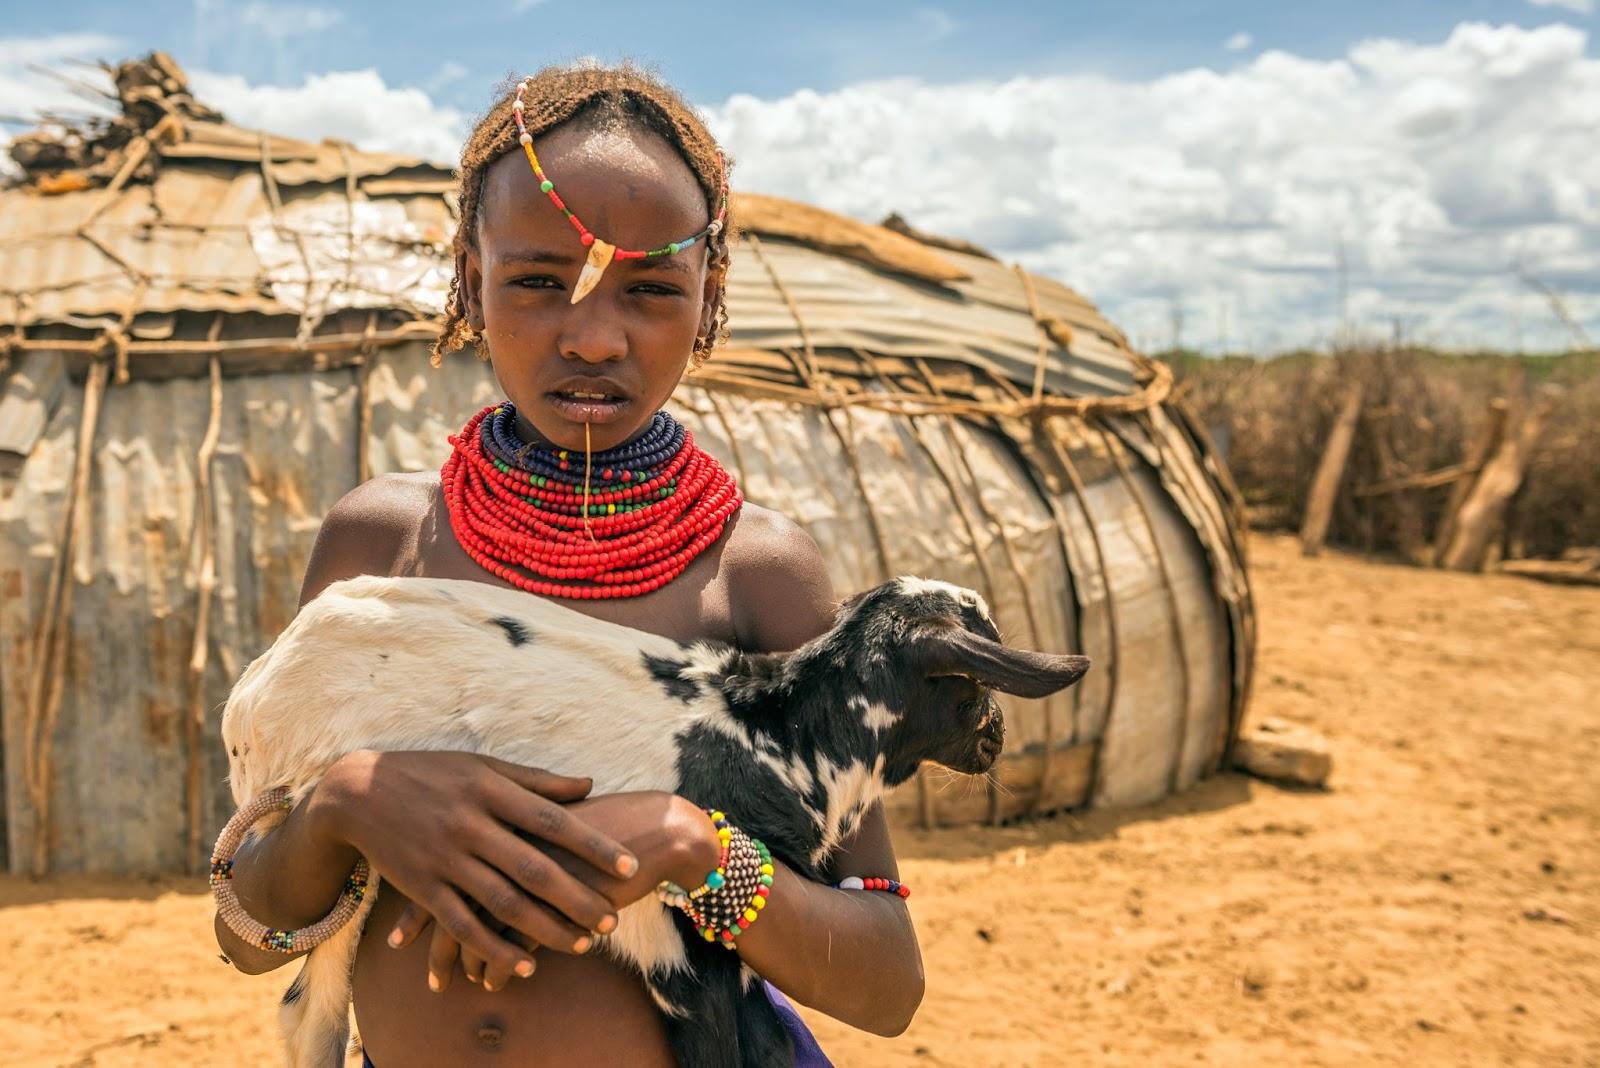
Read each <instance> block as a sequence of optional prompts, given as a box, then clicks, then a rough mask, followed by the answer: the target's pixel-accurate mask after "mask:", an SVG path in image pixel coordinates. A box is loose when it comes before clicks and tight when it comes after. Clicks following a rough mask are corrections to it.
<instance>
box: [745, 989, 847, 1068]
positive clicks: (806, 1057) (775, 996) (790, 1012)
mask: <svg viewBox="0 0 1600 1068" xmlns="http://www.w3.org/2000/svg"><path fill="white" fill-rule="evenodd" d="M761 985H762V986H764V987H766V989H767V1000H768V1001H770V1002H772V1007H773V1008H774V1009H776V1010H777V1012H778V1020H779V1021H780V1022H782V1024H783V1029H784V1030H785V1031H787V1032H789V1037H790V1038H791V1039H793V1040H794V1068H833V1062H832V1061H830V1060H829V1059H828V1055H827V1054H826V1053H823V1052H822V1047H821V1046H819V1045H817V1040H816V1038H815V1037H814V1036H813V1035H812V1034H811V1029H810V1028H809V1027H807V1026H806V1022H805V1021H804V1020H802V1019H800V1014H799V1013H798V1012H795V1011H794V1006H793V1005H791V1004H789V999H788V998H786V997H784V996H783V995H782V994H781V993H779V992H778V988H777V987H775V986H773V985H772V984H771V983H769V982H767V981H766V980H765V979H763V980H762V981H761Z"/></svg>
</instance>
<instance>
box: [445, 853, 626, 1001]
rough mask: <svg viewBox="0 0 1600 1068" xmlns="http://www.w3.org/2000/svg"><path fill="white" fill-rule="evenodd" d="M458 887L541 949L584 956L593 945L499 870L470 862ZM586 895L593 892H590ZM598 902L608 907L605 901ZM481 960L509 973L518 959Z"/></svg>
mask: <svg viewBox="0 0 1600 1068" xmlns="http://www.w3.org/2000/svg"><path fill="white" fill-rule="evenodd" d="M535 855H537V856H540V858H541V859H546V860H547V859H548V858H545V857H543V855H542V854H535ZM552 866H554V865H553V862H552ZM557 870H559V869H557ZM561 875H562V876H563V877H565V878H566V879H567V880H568V881H569V882H572V883H573V885H574V886H579V887H580V888H582V889H585V890H587V888H584V887H581V884H578V883H577V882H576V880H573V879H572V877H571V876H570V875H567V874H566V872H561ZM457 885H458V886H459V887H460V888H461V891H462V893H465V894H467V895H468V896H470V897H471V898H472V899H473V900H474V901H476V902H478V904H480V905H482V906H483V907H484V908H485V909H487V910H488V912H489V915H491V916H493V917H494V918H495V919H496V920H498V921H499V922H500V923H503V924H507V925H508V926H511V927H515V928H516V929H517V930H519V931H521V932H522V933H523V934H526V935H528V936H529V937H531V938H532V939H533V940H534V941H535V942H538V943H539V944H540V945H542V946H549V947H550V948H551V949H559V950H561V951H562V952H563V953H586V952H588V950H589V947H590V946H591V945H593V944H594V936H593V935H592V934H590V933H589V930H587V929H585V928H583V927H579V926H577V925H575V924H573V923H571V922H570V921H568V920H567V919H566V918H564V917H562V916H560V915H558V914H557V913H556V912H554V911H553V910H551V909H549V908H547V907H546V906H545V905H544V904H542V903H541V902H539V901H535V900H533V899H532V898H530V897H529V896H528V895H527V894H526V893H524V892H523V890H522V889H521V888H519V887H518V886H516V885H515V884H513V883H512V882H511V881H510V880H508V879H507V878H506V877H505V876H504V875H502V874H501V873H500V872H499V871H498V870H496V869H495V868H493V867H491V866H490V865H489V864H486V863H484V862H483V861H476V862H471V863H470V864H469V865H467V866H465V867H464V868H463V870H462V873H461V878H460V880H459V881H458V882H457ZM588 892H589V893H593V891H588ZM597 896H598V895H597ZM600 900H601V902H602V904H604V905H605V906H606V907H609V903H607V902H605V899H604V898H601V899H600ZM480 926H481V925H480ZM496 941H500V942H501V943H502V944H504V945H509V944H510V943H508V942H504V941H503V940H501V939H498V938H497V939H496ZM484 959H485V960H487V961H488V962H489V963H490V964H491V965H493V964H501V965H502V966H503V967H504V970H505V971H507V972H512V971H514V970H515V965H516V964H517V962H518V960H519V959H520V958H514V959H510V960H507V958H506V957H505V956H504V955H503V954H495V955H485V958H484ZM518 974H520V973H518Z"/></svg>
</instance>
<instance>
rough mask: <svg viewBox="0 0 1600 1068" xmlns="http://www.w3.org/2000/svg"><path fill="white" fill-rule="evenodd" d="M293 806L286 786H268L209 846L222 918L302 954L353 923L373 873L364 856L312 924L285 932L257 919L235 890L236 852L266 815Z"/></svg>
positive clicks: (260, 942)
mask: <svg viewBox="0 0 1600 1068" xmlns="http://www.w3.org/2000/svg"><path fill="white" fill-rule="evenodd" d="M292 807H293V805H292V803H291V802H290V800H289V791H288V790H286V789H284V788H283V787H281V786H280V787H278V788H276V789H273V790H268V791H267V792H266V793H264V794H262V795H260V796H259V797H257V798H256V799H255V800H254V801H252V802H250V803H249V804H248V805H245V806H244V807H243V808H241V809H240V810H239V811H238V812H236V813H234V815H233V818H232V819H231V820H229V821H228V825H227V826H226V827H224V828H222V833H221V834H220V835H218V836H217V845H216V848H215V849H213V850H212V851H211V896H212V897H213V898H215V899H216V902H217V914H218V915H219V916H221V917H222V922H223V923H225V924H227V925H228V929H229V930H230V931H232V932H233V933H234V934H236V935H238V936H239V937H240V938H242V939H244V940H245V941H246V942H249V943H250V944H251V945H253V946H258V947H260V948H261V949H272V950H277V951H278V952H279V953H303V952H305V951H306V950H308V949H311V948H313V947H315V946H318V945H321V944H322V943H323V942H326V941H327V940H328V939H329V938H331V937H333V935H334V932H336V931H338V930H339V928H341V927H343V926H344V925H345V924H347V923H349V922H350V918H351V917H352V916H354V915H355V914H356V909H357V908H359V907H360V905H361V899H362V898H363V897H365V896H366V893H367V878H368V876H369V874H370V872H369V869H368V867H367V858H366V857H361V858H360V859H358V860H357V861H356V866H355V867H354V868H353V869H351V872H350V877H349V878H348V879H346V880H345V883H344V889H343V890H341V891H340V892H339V900H338V901H337V902H335V903H334V906H333V909H332V910H331V911H329V913H328V914H327V915H326V916H324V917H323V918H322V919H320V920H318V921H317V922H316V923H314V924H312V925H311V926H309V927H302V928H299V929H298V930H294V931H285V930H280V929H279V928H276V927H268V926H267V925H266V924H264V923H261V922H259V921H257V920H256V919H254V918H253V917H252V916H251V915H250V914H249V913H248V912H246V911H245V910H244V906H243V905H241V904H240V903H239V895H238V894H237V893H235V892H234V889H233V857H234V854H235V853H237V852H238V851H239V846H240V844H241V843H242V842H243V841H244V836H245V832H246V831H248V830H249V829H250V828H251V827H254V826H255V825H256V824H257V823H259V822H260V821H261V820H262V819H263V818H264V817H266V816H269V815H271V814H272V813H274V812H287V811H288V810H289V809H290V808H292Z"/></svg>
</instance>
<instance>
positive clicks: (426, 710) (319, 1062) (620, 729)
mask: <svg viewBox="0 0 1600 1068" xmlns="http://www.w3.org/2000/svg"><path fill="white" fill-rule="evenodd" d="M999 639H1000V635H999V632H998V631H997V630H996V629H995V625H994V622H993V621H992V620H991V619H990V616H989V611H988V608H987V606H986V605H985V604H984V602H983V600H982V598H980V597H979V596H978V595H977V594H976V593H974V592H972V591H971V590H966V589H962V588H960V587H957V586H951V585H949V584H946V583H942V582H933V581H928V580H925V579H917V578H901V579H896V580H895V581H893V582H889V583H885V584H884V585H882V586H879V587H877V588H875V589H872V590H869V591H867V592H865V593H862V594H860V595H858V596H856V597H853V598H851V599H850V600H849V601H847V602H845V604H844V605H843V606H842V608H841V609H840V612H839V615H838V618H837V620H836V622H835V624H834V626H833V628H832V629H831V630H829V631H828V632H827V633H826V634H823V635H822V636H821V637H819V638H817V639H816V640H815V641H812V642H810V643H809V644H807V645H805V646H803V647H802V648H800V649H798V650H796V651H795V652H793V653H788V654H752V653H744V652H740V651H738V650H735V649H731V648H728V647H726V646H723V645H718V644H714V643H708V642H700V643H696V644H693V645H687V646H686V645H682V644H680V643H678V642H676V641H673V640H671V639H668V638H662V637H659V636H656V635H651V634H646V633H643V632H641V631H636V630H632V629H630V628H627V627H622V626H618V625H616V624H613V623H608V622H604V621H601V620H597V619H593V618H590V617H589V616H585V615H583V614H581V613H579V612H575V611H573V610H572V609H570V608H567V607H565V606H564V605H561V604H558V603H556V602H554V601H549V600H542V599H539V598H534V597H529V596H528V595H527V594H524V593H519V592H516V591H513V590H508V589H503V588H500V587H496V586H490V585H487V584H484V583H477V582H466V581H459V580H449V579H421V578H399V579H386V578H356V579H350V580H348V581H345V582H340V583H336V584H334V585H332V586H330V587H328V588H327V589H326V590H325V591H324V592H323V593H322V594H321V596H319V597H318V598H316V599H315V600H314V601H312V602H311V603H309V604H308V605H306V606H305V608H303V609H302V610H301V612H300V614H299V615H298V616H297V617H296V618H295V620H294V621H293V622H292V623H291V624H290V625H289V627H288V628H287V629H286V630H285V631H284V632H283V634H282V635H280V636H279V638H278V640H277V641H276V642H275V643H274V644H273V646H272V647H271V648H270V649H268V650H267V652H265V653H264V654H262V656H261V657H260V658H259V659H257V660H256V661H255V662H254V663H252V664H251V665H250V667H249V668H248V669H247V670H246V671H245V673H244V675H243V676H242V677H241V678H240V680H239V682H238V684H237V685H236V686H235V687H234V690H233V693H232V695H231V697H230V698H229V701H228V706H227V710H226V712H225V713H224V715H223V722H222V735H223V741H224V743H225V744H226V745H227V747H228V750H229V753H230V760H229V767H230V776H229V779H230V783H231V786H232V789H233V796H234V799H235V800H236V801H237V802H239V803H240V804H241V805H242V804H244V803H245V802H246V801H248V800H250V799H251V798H253V797H255V796H256V795H258V794H260V793H261V792H263V791H265V790H269V789H271V788H273V787H277V786H286V787H288V788H289V791H290V794H291V797H292V798H293V799H294V800H296V801H298V800H299V798H300V797H302V796H304V794H305V792H306V791H307V790H309V789H310V788H311V787H312V786H313V785H314V784H315V783H316V781H317V780H318V779H319V778H320V777H321V776H322V774H323V773H324V772H325V771H326V770H327V769H328V767H329V766H330V765H331V764H333V762H334V761H335V760H337V759H338V758H339V757H341V756H343V755H344V754H346V753H349V752H351V751H353V750H356V749H379V750H397V749H455V750H465V751H471V752H477V753H483V754H488V755H491V756H495V757H499V758H501V759H504V760H507V761H511V762H514V763H519V764H526V765H532V766H537V767H542V768H546V769H549V770H550V771H553V772H557V773H562V774H571V775H583V776H588V777H591V778H592V779H593V780H594V788H593V793H594V794H596V795H598V794H606V793H618V792H622V791H627V790H665V791H669V792H673V793H678V794H681V795H683V796H684V797H686V798H688V799H689V800H691V801H693V802H695V803H697V804H700V805H705V806H710V807H716V808H721V809H723V810H725V811H727V812H728V813H730V814H731V815H732V817H733V818H734V819H735V820H736V822H737V823H738V824H739V825H740V826H741V827H743V828H744V829H745V830H746V831H748V832H749V833H750V834H752V835H754V836H755V837H757V838H761V839H763V840H764V841H765V842H766V843H767V844H768V846H769V847H770V848H771V849H772V852H773V853H774V854H775V855H776V856H777V857H779V858H781V859H782V860H783V861H785V862H786V863H788V864H789V865H791V866H792V867H793V868H795V869H796V870H797V871H799V872H801V873H802V874H804V875H806V876H808V877H812V878H816V877H818V876H819V873H820V872H821V870H822V868H823V866H824V864H825V863H826V861H827V860H828V859H829V857H830V856H831V855H832V854H833V853H834V851H835V850H836V849H837V848H838V847H839V844H840V842H841V841H842V840H844V839H845V838H847V837H848V836H849V835H850V834H851V833H852V832H853V831H854V830H855V828H856V826H857V823H858V821H859V820H860V818H861V816H862V814H863V813H864V812H865V811H866V809H867V807H868V806H869V805H871V804H872V803H873V801H875V800H876V799H877V798H878V797H879V796H881V795H882V793H883V792H884V791H885V790H886V789H887V788H889V787H892V786H895V785H896V784H898V783H900V782H903V781H905V780H906V779H908V778H910V777H911V775H912V774H913V773H914V772H915V771H916V769H917V765H918V764H919V763H921V762H922V761H924V760H931V761H934V762H937V763H939V764H943V765H945V766H947V767H950V768H952V769H955V770H957V771H963V772H983V771H987V770H988V769H989V767H990V766H991V765H992V764H993V763H994V761H995V758H996V757H997V756H998V755H999V753H1000V748H1001V744H1002V741H1003V737H1004V723H1003V720H1002V718H1001V714H1000V711H999V709H998V707H997V706H996V704H995V702H994V699H993V697H992V696H991V693H990V691H991V690H1001V691H1003V692H1006V693H1011V694H1018V695H1021V696H1025V697H1041V696H1044V695H1045V694H1048V693H1052V692H1054V691H1056V690H1059V689H1062V688H1063V687H1066V686H1069V685H1071V684H1072V683H1073V682H1075V681H1077V679H1078V678H1079V677H1081V676H1082V675H1083V673H1084V671H1086V670H1087V669H1088V666H1089V663H1088V661H1087V660H1085V659H1084V658H1082V657H1078V656H1055V655H1047V654H1042V653H1033V652H1019V651H1014V650H1010V649H1007V648H1006V647H1005V646H1003V645H1001V644H1000V640H999ZM441 649H472V650H473V655H472V656H471V657H461V656H440V655H439V651H440V650H441ZM312 709H329V710H331V711H330V712H329V714H328V715H326V716H318V715H315V714H311V713H310V710H312ZM377 885H378V880H377V878H376V873H374V879H373V881H372V884H371V889H372V892H371V893H369V894H368V897H367V900H366V902H364V904H363V906H362V910H361V911H360V913H359V914H358V915H357V918H356V919H355V920H354V921H352V922H351V923H350V924H349V925H347V926H346V927H345V928H344V929H343V930H341V931H340V932H339V933H338V934H337V935H335V936H334V938H332V939H331V940H329V941H328V942H326V943H324V944H323V945H322V946H319V947H318V948H317V949H315V950H313V951H312V952H311V953H310V955H309V956H308V958H307V961H306V964H305V966H304V968H303V969H302V971H301V973H300V975H299V977H297V978H296V979H295V982H294V985H293V986H292V987H291V988H290V989H291V994H292V995H294V996H286V997H285V1004H284V1007H283V1010H282V1023H283V1026H284V1031H285V1036H286V1039H287V1041H288V1044H289V1059H290V1063H291V1064H292V1065H294V1066H296V1068H323V1066H328V1068H332V1066H335V1065H341V1064H342V1063H343V1060H344V1053H343V1051H344V1046H345V1043H346V1041H347V1039H348V1035H349V1022H348V1021H349V1002H350V975H351V966H352V962H353V960H354V955H355V950H356V945H357V941H358V939H359V935H360V929H361V925H362V924H363V923H364V922H365V920H366V916H367V914H368V912H369V910H370V909H371V904H372V901H373V900H374V899H375V897H376V891H377ZM601 945H602V947H603V948H604V949H605V950H606V951H607V952H609V953H611V954H612V955H613V956H615V957H616V958H619V959H621V960H624V961H626V962H628V963H631V964H632V965H634V966H636V967H637V968H638V969H639V971H640V972H641V973H642V974H643V976H644V979H645V982H646V984H647V985H648V987H649V989H650V992H651V995H652V996H653V997H654V999H655V1001H656V1004H657V1005H658V1006H659V1007H660V1009H661V1011H662V1012H663V1013H664V1014H665V1016H666V1018H667V1021H668V1034H669V1038H670V1040H671V1042H672V1044H673V1048H674V1050H675V1052H676V1054H677V1056H678V1060H679V1063H681V1064H684V1065H693V1066H696V1068H700V1066H713V1065H763V1066H766V1065H774V1064H786V1063H791V1061H792V1053H791V1052H790V1050H789V1040H788V1037H787V1035H786V1034H785V1032H784V1030H783V1028H782V1026H781V1025H780V1023H779V1021H778V1018H777V1016H776V1014H775V1012H774V1010H773V1008H772V1006H771V1004H770V1003H769V1001H768V1000H767V998H766V997H765V996H764V994H763V992H762V990H761V989H760V987H759V985H758V984H756V983H755V982H754V981H753V980H754V976H753V974H752V973H750V972H749V971H748V969H743V968H742V967H741V965H740V963H739V958H738V955H737V954H734V953H729V952H727V951H725V950H723V949H722V948H721V947H720V946H713V945H709V944H707V943H706V942H705V941H703V940H702V939H701V938H699V937H697V936H696V935H695V934H694V933H693V931H692V928H691V927H690V925H689V923H688V921H687V920H686V919H684V918H683V917H682V916H681V915H679V914H678V913H676V912H674V911H673V910H670V909H668V908H667V907H666V906H664V905H662V904H660V903H659V902H657V901H656V900H655V899H654V898H653V897H648V898H645V899H644V900H641V901H639V902H636V903H635V904H633V905H630V906H628V907H627V908H625V909H623V910H621V912H620V913H619V915H618V924H617V928H616V930H615V931H614V932H613V933H612V934H610V935H609V936H607V937H606V938H604V939H602V940H601Z"/></svg>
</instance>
